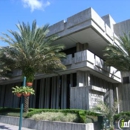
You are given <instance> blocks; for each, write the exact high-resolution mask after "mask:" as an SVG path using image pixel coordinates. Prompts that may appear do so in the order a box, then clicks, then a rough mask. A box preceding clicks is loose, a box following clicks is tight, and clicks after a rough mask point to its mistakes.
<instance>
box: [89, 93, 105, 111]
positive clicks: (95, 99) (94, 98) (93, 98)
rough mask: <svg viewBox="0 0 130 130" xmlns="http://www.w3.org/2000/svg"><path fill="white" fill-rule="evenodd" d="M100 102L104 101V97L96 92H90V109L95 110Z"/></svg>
mask: <svg viewBox="0 0 130 130" xmlns="http://www.w3.org/2000/svg"><path fill="white" fill-rule="evenodd" d="M100 101H102V102H103V101H104V96H103V94H101V93H98V92H96V91H92V92H89V109H91V108H94V107H95V106H96V105H97V104H98V103H99V102H100Z"/></svg>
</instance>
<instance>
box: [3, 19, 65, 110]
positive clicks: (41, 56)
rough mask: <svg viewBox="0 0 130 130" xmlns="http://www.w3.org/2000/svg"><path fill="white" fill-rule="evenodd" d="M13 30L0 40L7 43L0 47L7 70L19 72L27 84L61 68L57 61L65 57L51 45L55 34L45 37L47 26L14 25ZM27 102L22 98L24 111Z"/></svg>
mask: <svg viewBox="0 0 130 130" xmlns="http://www.w3.org/2000/svg"><path fill="white" fill-rule="evenodd" d="M16 26H17V29H18V31H19V32H17V31H12V30H9V33H10V34H11V35H10V36H9V35H8V34H3V36H2V37H0V39H1V40H2V41H4V42H6V43H8V44H9V46H8V47H4V48H1V49H0V51H1V54H2V55H1V56H0V61H2V62H3V63H4V65H6V66H7V67H8V68H10V69H11V70H14V69H20V70H22V75H23V76H26V77H27V81H33V80H34V76H35V74H36V72H37V73H54V72H56V71H57V70H60V69H65V68H66V67H65V66H64V65H63V64H62V63H61V58H63V57H65V54H64V53H62V52H61V50H62V49H64V46H63V45H61V44H60V45H58V44H54V41H55V40H56V39H57V37H56V36H55V35H52V36H49V37H47V34H48V32H49V31H48V27H49V25H48V24H46V25H45V26H43V27H37V24H36V21H33V23H32V25H29V24H28V23H27V24H25V23H24V22H22V23H19V24H17V25H16ZM28 102H29V101H28V99H27V98H25V104H27V105H25V108H24V110H25V111H26V112H27V111H28Z"/></svg>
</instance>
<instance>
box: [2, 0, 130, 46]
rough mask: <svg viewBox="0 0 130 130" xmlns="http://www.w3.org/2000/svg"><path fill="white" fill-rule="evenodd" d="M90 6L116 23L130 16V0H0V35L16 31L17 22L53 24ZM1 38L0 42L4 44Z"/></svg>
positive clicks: (41, 24) (40, 24)
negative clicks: (108, 15) (110, 17)
mask: <svg viewBox="0 0 130 130" xmlns="http://www.w3.org/2000/svg"><path fill="white" fill-rule="evenodd" d="M89 7H92V8H93V9H94V10H95V11H96V12H97V13H98V14H99V15H100V16H104V15H107V14H110V15H111V16H112V18H113V19H114V20H115V21H116V22H117V23H118V22H121V21H124V20H127V19H130V0H0V36H2V33H7V34H9V33H8V30H13V31H17V28H16V24H18V22H25V23H27V22H29V23H30V24H31V23H32V21H33V20H36V21H37V25H38V26H39V27H40V26H43V25H45V24H47V23H48V24H50V25H52V24H55V23H57V22H59V21H61V20H66V19H67V18H68V17H70V16H72V15H74V14H76V13H78V12H80V11H83V10H85V9H87V8H89ZM7 45H8V44H7V43H4V42H1V41H0V46H7Z"/></svg>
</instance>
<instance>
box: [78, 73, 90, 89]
mask: <svg viewBox="0 0 130 130" xmlns="http://www.w3.org/2000/svg"><path fill="white" fill-rule="evenodd" d="M77 86H78V87H83V86H90V73H89V71H77Z"/></svg>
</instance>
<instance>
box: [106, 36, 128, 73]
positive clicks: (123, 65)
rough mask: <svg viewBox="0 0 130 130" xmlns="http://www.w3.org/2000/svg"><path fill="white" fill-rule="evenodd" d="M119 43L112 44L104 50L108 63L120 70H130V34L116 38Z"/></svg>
mask: <svg viewBox="0 0 130 130" xmlns="http://www.w3.org/2000/svg"><path fill="white" fill-rule="evenodd" d="M116 40H117V41H118V42H119V45H116V44H110V45H109V46H107V47H106V49H105V50H104V57H105V59H106V64H107V65H109V66H113V67H115V68H117V69H118V70H120V71H130V34H129V35H126V34H124V35H123V36H120V39H116Z"/></svg>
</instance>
